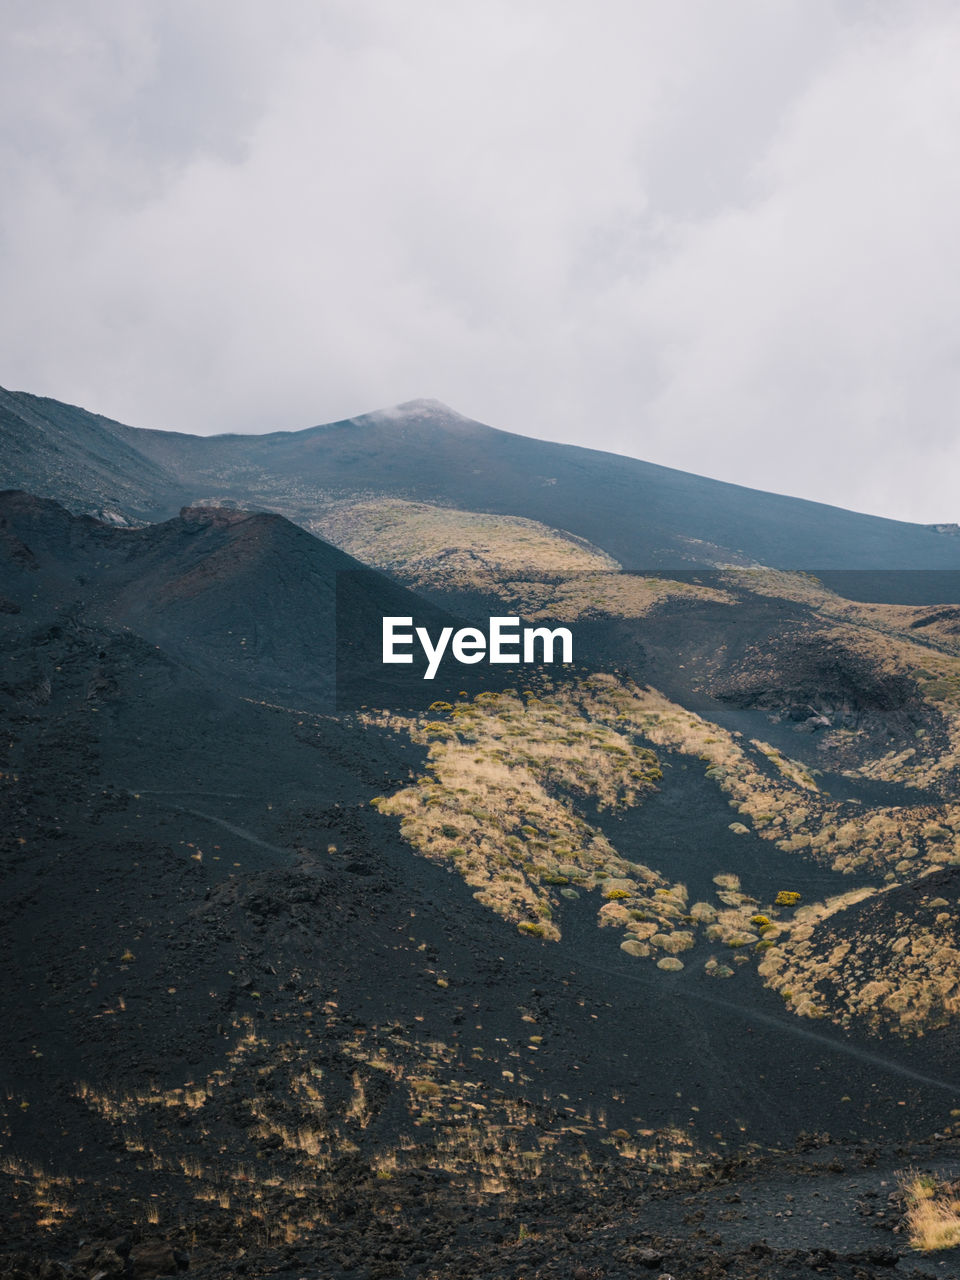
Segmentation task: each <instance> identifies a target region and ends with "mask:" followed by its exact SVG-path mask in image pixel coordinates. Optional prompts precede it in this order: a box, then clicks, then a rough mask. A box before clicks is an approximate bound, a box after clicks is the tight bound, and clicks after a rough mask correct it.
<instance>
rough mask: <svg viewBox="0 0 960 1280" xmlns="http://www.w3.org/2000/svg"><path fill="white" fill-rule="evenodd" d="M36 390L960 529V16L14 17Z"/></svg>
mask: <svg viewBox="0 0 960 1280" xmlns="http://www.w3.org/2000/svg"><path fill="white" fill-rule="evenodd" d="M0 32H2V34H0V130H2V135H0V173H2V175H3V178H2V186H0V298H2V300H3V303H2V306H0V355H2V361H0V383H2V384H3V385H4V386H7V387H10V388H14V389H17V390H26V391H32V392H35V393H37V394H43V395H50V396H55V397H57V398H58V399H62V400H67V401H70V402H71V403H76V404H81V405H83V406H84V407H86V408H88V409H92V410H95V411H97V412H100V413H104V414H107V415H109V416H111V417H115V418H119V419H120V420H122V421H124V422H129V423H131V424H133V425H135V426H152V427H165V428H172V429H178V430H185V431H193V432H199V433H203V434H208V433H211V432H217V431H229V430H237V431H266V430H276V429H280V428H283V429H296V428H300V427H306V426H310V425H313V424H316V423H318V422H324V421H329V420H332V419H336V418H340V417H346V416H351V415H353V414H356V413H361V412H364V411H366V410H369V409H373V408H378V407H383V406H387V405H391V404H395V403H397V402H400V401H403V400H407V399H412V398H415V397H420V396H433V397H437V398H439V399H441V400H444V401H446V403H448V404H449V405H451V406H453V407H454V408H456V409H458V410H459V411H460V412H461V413H464V414H467V415H469V416H470V417H474V418H479V419H480V420H481V421H484V422H488V423H490V424H492V425H494V426H498V427H503V428H505V429H507V430H511V431H518V432H521V433H524V434H527V435H536V436H542V437H545V438H548V439H552V440H562V441H569V442H572V443H577V444H587V445H591V446H594V447H599V448H607V449H611V450H614V451H616V452H620V453H627V454H631V455H633V456H634V457H640V458H645V459H648V460H650V461H654V462H659V463H663V464H666V465H669V466H673V467H680V468H682V469H684V470H690V471H697V472H700V473H701V474H705V475H710V476H716V477H719V478H720V479H724V480H733V481H737V482H739V483H742V484H748V485H752V486H756V487H759V488H765V489H772V490H774V491H777V492H780V493H792V494H797V495H799V496H802V497H809V498H817V499H819V500H822V501H826V502H834V503H837V504H839V505H842V506H847V507H852V508H854V509H857V510H863V511H873V512H876V513H878V514H883V515H891V516H897V517H900V518H903V519H913V520H921V521H934V520H960V431H958V429H957V428H958V421H960V415H958V410H960V318H958V317H960V288H958V285H960V273H958V258H960V233H958V228H960V163H958V160H960V75H958V70H957V69H958V67H960V5H957V4H956V3H955V2H954V0H949V2H946V3H926V2H925V0H903V2H902V3H884V2H882V0H875V2H873V3H867V2H866V0H722V3H718V0H657V2H656V3H654V2H653V0H591V2H590V3H587V0H342V2H339V0H283V2H282V3H274V4H268V3H267V2H266V0H201V2H200V3H196V2H194V0H124V2H123V3H119V2H118V0H103V2H100V0H42V2H41V3H37V0H0Z"/></svg>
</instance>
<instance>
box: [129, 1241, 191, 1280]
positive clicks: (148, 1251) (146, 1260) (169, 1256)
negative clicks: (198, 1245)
mask: <svg viewBox="0 0 960 1280" xmlns="http://www.w3.org/2000/svg"><path fill="white" fill-rule="evenodd" d="M185 1261H186V1260H185V1259H184V1258H183V1255H182V1254H177V1253H175V1252H174V1250H173V1248H172V1247H171V1246H170V1245H169V1244H167V1243H166V1241H163V1240H148V1241H145V1242H144V1243H143V1244H138V1245H134V1247H133V1248H132V1249H131V1250H130V1268H131V1271H132V1273H133V1275H134V1276H135V1277H143V1278H144V1280H146V1277H148V1276H172V1275H176V1274H177V1272H178V1271H179V1270H180V1269H181V1265H182V1264H183V1263H185Z"/></svg>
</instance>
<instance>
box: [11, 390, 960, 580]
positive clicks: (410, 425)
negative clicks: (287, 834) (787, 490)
mask: <svg viewBox="0 0 960 1280" xmlns="http://www.w3.org/2000/svg"><path fill="white" fill-rule="evenodd" d="M0 410H2V413H0V432H2V436H0V441H2V444H3V449H2V457H3V466H2V470H0V483H2V484H5V485H8V486H10V487H16V488H21V489H25V490H27V491H29V492H35V493H38V494H40V495H42V496H45V497H51V498H55V499H57V500H59V501H62V502H64V503H65V504H66V505H67V506H68V507H70V508H71V509H72V510H75V511H83V512H91V513H99V512H110V513H115V516H116V515H119V516H121V517H122V518H134V519H143V518H148V519H151V518H152V519H156V518H161V517H163V516H170V515H173V514H174V513H175V512H176V510H177V509H178V508H179V507H181V506H184V505H191V504H194V503H197V502H203V503H212V504H215V505H217V504H219V505H223V504H224V502H232V503H236V504H238V505H240V506H244V507H251V506H252V507H263V508H265V509H268V510H271V511H278V512H281V513H282V514H284V515H286V516H287V517H288V518H290V519H291V520H293V521H295V522H297V523H300V524H306V525H309V523H310V522H311V521H314V520H317V519H323V518H325V517H328V516H330V515H331V513H333V512H334V511H335V509H336V507H337V504H339V503H342V502H344V501H345V500H352V501H356V500H358V499H363V500H365V501H369V500H371V499H373V500H377V499H402V500H405V501H409V502H412V503H414V504H416V503H424V502H426V503H431V504H434V505H437V506H440V507H447V508H454V509H457V510H463V511H470V512H485V513H494V514H500V515H507V516H514V517H524V518H527V519H531V520H535V521H539V522H541V523H542V524H544V525H546V526H548V527H550V528H553V529H561V530H565V531H567V532H568V533H570V534H573V535H575V536H576V537H577V538H581V539H585V540H586V541H587V542H589V543H591V544H593V545H594V546H595V547H598V548H600V549H601V550H602V551H604V552H607V553H608V554H609V555H611V556H613V557H614V558H615V559H616V560H618V561H619V562H620V563H621V564H624V565H626V566H627V567H628V568H657V567H674V568H676V567H684V566H690V565H694V564H700V565H716V564H731V563H733V564H754V563H761V564H767V565H776V566H780V567H793V568H814V569H817V568H820V569H827V568H833V569H862V570H866V569H886V570H890V569H927V570H953V571H956V570H960V540H958V539H957V538H955V537H951V536H949V535H948V534H944V533H940V532H937V531H936V530H934V529H931V528H928V527H925V526H920V525H912V524H905V523H901V522H898V521H893V520H885V519H881V518H878V517H874V516H866V515H859V514H856V513H853V512H849V511H844V510H842V509H840V508H837V507H831V506H826V505H823V504H821V503H814V502H806V501H803V500H801V499H797V498H787V497H782V496H779V495H776V494H770V493H764V492H761V491H759V490H753V489H747V488H743V487H741V486H739V485H733V484H725V483H722V482H720V481H716V480H709V479H706V478H704V477H701V476H695V475H690V474H688V473H686V472H682V471H676V470H671V469H670V468H667V467H660V466H655V465H653V464H651V463H647V462H642V461H638V460H636V459H633V458H625V457H621V456H617V455H613V454H608V453H601V452H598V451H596V450H592V449H582V448H577V447H574V446H570V445H558V444H552V443H549V442H546V441H542V440H533V439H530V438H527V437H525V436H522V435H515V434H511V433H510V432H506V431H500V430H497V429H495V428H492V427H488V426H484V425H483V424H481V423H478V422H474V421H472V420H471V419H469V418H465V417H463V416H462V415H460V414H458V413H456V412H455V411H453V410H451V409H448V408H447V407H446V406H444V405H442V404H440V403H439V402H437V401H432V400H415V401H411V402H409V403H406V404H403V405H399V406H397V407H396V408H394V409H390V410H384V411H379V412H376V413H370V414H364V415H362V416H360V417H357V418H351V419H348V420H345V421H342V422H335V423H330V424H328V425H325V426H318V427H312V428H308V429H306V430H303V431H274V432H271V433H269V434H265V435H222V436H213V437H198V436H190V435H184V434H180V433H176V432H166V431H155V430H138V429H135V428H132V427H126V426H122V425H120V424H118V423H114V422H111V421H109V420H107V419H105V418H102V417H99V416H97V415H94V414H90V413H88V412H86V411H85V410H82V409H77V408H74V407H72V406H68V405H63V404H60V403H59V402H57V401H53V400H47V399H42V398H39V397H35V396H31V395H27V394H25V393H21V392H10V391H2V390H0ZM394 515H395V513H394Z"/></svg>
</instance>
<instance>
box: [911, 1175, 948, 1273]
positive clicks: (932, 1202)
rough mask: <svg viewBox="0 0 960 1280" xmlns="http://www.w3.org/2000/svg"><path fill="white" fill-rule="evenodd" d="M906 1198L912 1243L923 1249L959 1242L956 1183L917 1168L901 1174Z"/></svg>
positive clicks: (946, 1247)
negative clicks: (923, 1172)
mask: <svg viewBox="0 0 960 1280" xmlns="http://www.w3.org/2000/svg"><path fill="white" fill-rule="evenodd" d="M900 1190H901V1192H902V1193H903V1196H904V1198H905V1200H906V1205H907V1212H906V1215H905V1217H906V1226H907V1233H908V1237H909V1240H910V1244H911V1245H912V1246H913V1248H914V1249H917V1250H919V1251H920V1252H921V1253H936V1252H938V1251H940V1250H941V1249H953V1248H955V1247H956V1246H957V1245H960V1198H958V1194H957V1187H956V1186H955V1185H954V1184H951V1183H945V1182H943V1181H941V1180H940V1179H938V1178H935V1177H933V1176H932V1175H930V1174H922V1173H917V1172H916V1171H914V1170H911V1171H910V1172H908V1173H906V1174H902V1175H901V1177H900Z"/></svg>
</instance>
